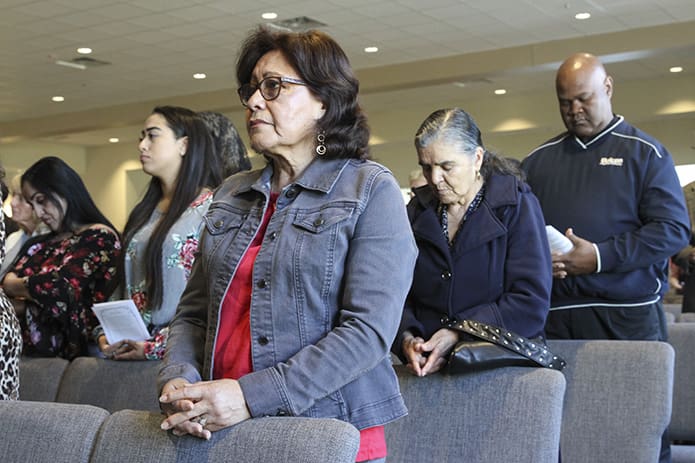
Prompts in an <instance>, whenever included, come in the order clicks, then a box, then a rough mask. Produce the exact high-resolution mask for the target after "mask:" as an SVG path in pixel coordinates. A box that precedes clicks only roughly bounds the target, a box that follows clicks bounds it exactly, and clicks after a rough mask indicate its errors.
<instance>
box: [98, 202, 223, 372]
mask: <svg viewBox="0 0 695 463" xmlns="http://www.w3.org/2000/svg"><path fill="white" fill-rule="evenodd" d="M211 203H212V192H211V191H210V190H204V191H203V192H202V193H201V194H200V195H198V197H197V198H196V199H195V200H194V201H193V202H192V203H191V204H190V206H188V209H186V210H185V211H184V212H183V214H181V217H179V220H177V221H176V223H174V225H173V226H172V227H171V229H170V230H169V233H168V235H167V238H166V239H165V240H164V243H163V244H162V280H163V281H164V285H165V286H164V291H163V293H162V303H161V305H160V306H159V307H151V306H150V304H149V301H148V300H147V293H146V291H147V281H146V278H145V277H146V275H145V263H144V261H143V259H144V256H145V249H146V248H147V243H148V240H149V238H150V236H151V235H152V232H153V231H154V228H155V226H156V225H157V223H158V222H159V220H160V219H161V218H162V213H161V212H159V211H158V210H157V209H155V210H154V212H153V213H152V215H151V216H150V219H149V220H148V221H147V223H146V224H145V225H144V226H143V227H142V228H140V230H138V231H137V232H136V233H135V234H134V235H133V239H132V240H130V242H129V243H128V249H126V254H125V265H124V271H125V285H124V289H125V293H124V294H120V297H121V298H131V299H133V301H134V302H135V306H136V307H137V308H138V310H139V311H140V315H142V319H143V320H144V321H145V325H147V327H148V329H149V331H150V335H151V337H150V339H149V340H148V341H145V358H146V359H148V360H161V359H162V357H163V356H164V350H165V348H166V340H167V337H168V334H169V329H168V326H169V322H170V321H171V319H172V318H174V314H175V313H176V307H177V306H178V304H179V299H180V298H181V294H182V293H183V290H184V289H185V287H186V283H187V282H188V277H189V276H190V273H191V267H192V266H193V260H194V258H195V253H196V252H197V251H198V238H199V237H200V233H201V230H202V228H203V217H205V213H206V212H207V210H208V208H209V207H210V204H211ZM95 336H96V337H98V334H96V335H95Z"/></svg>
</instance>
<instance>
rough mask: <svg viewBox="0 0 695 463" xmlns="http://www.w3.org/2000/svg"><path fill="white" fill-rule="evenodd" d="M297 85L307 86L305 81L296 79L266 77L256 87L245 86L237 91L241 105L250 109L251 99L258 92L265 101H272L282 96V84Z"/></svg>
mask: <svg viewBox="0 0 695 463" xmlns="http://www.w3.org/2000/svg"><path fill="white" fill-rule="evenodd" d="M283 82H284V83H286V84H295V85H306V82H304V81H303V80H299V79H295V78H293V77H275V76H271V77H266V78H265V79H263V80H261V81H260V82H258V83H257V84H256V85H251V84H244V85H242V86H241V87H239V88H238V89H237V91H236V92H237V93H238V94H239V99H240V100H241V104H243V105H244V106H246V107H248V106H249V99H251V97H252V96H253V94H254V93H256V90H260V91H261V96H262V97H263V99H264V100H265V101H271V100H274V99H275V98H277V97H279V96H280V90H282V84H283Z"/></svg>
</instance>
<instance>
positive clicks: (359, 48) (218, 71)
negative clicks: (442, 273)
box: [0, 0, 695, 140]
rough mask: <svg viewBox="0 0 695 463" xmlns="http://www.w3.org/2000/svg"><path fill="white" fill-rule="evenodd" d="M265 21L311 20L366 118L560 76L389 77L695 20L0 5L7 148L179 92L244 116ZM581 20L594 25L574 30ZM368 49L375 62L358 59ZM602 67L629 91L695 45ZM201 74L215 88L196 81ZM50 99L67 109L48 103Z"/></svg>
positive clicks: (620, 4)
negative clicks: (245, 48)
mask: <svg viewBox="0 0 695 463" xmlns="http://www.w3.org/2000/svg"><path fill="white" fill-rule="evenodd" d="M269 11H273V12H276V13H278V15H279V17H278V19H277V20H276V21H278V20H283V19H288V18H293V17H297V16H308V17H310V18H312V19H315V20H318V21H320V22H322V23H324V24H326V26H324V27H322V28H321V29H322V30H325V31H326V32H328V33H329V34H331V35H332V36H333V37H334V38H335V39H336V40H337V41H338V42H339V43H340V44H341V45H342V47H343V48H344V49H345V50H346V52H347V54H348V56H349V57H350V59H351V61H352V64H353V66H354V67H355V68H356V69H358V70H359V73H360V78H361V79H362V85H363V88H364V89H365V97H364V99H365V105H366V106H367V107H369V106H370V105H371V106H372V107H375V106H380V105H389V106H390V107H398V105H399V104H403V102H404V101H408V102H409V104H412V103H413V101H417V100H418V99H421V100H422V101H432V100H436V99H442V100H445V99H446V98H447V97H448V96H449V95H451V92H452V91H456V92H469V93H470V94H471V95H473V94H475V93H476V92H479V91H480V86H481V85H482V86H486V87H489V86H491V85H495V86H497V85H499V86H504V87H506V88H508V89H510V90H512V91H516V92H523V91H528V90H530V89H533V88H536V87H538V86H539V85H548V79H549V78H552V73H553V72H554V69H555V67H556V63H547V62H543V60H541V59H539V60H538V62H539V63H542V64H541V65H538V66H517V67H515V66H513V65H511V64H510V66H509V68H508V69H504V68H505V66H504V65H500V66H498V69H497V71H496V72H488V73H485V72H483V73H481V74H475V73H473V74H471V75H468V76H466V77H465V81H466V84H467V85H466V86H465V87H463V88H459V87H452V85H451V82H449V81H446V79H448V78H449V77H450V76H447V77H446V78H442V79H443V81H437V80H436V79H434V80H430V81H427V82H418V75H417V74H418V73H419V72H420V70H421V71H422V72H423V73H425V72H427V71H428V69H426V68H422V69H418V67H417V66H410V67H407V68H405V69H409V72H411V74H412V76H409V77H412V79H411V80H410V83H407V82H406V83H404V84H403V85H400V86H398V85H395V86H394V87H393V88H389V85H390V84H391V83H393V82H394V81H395V80H398V79H401V78H402V76H396V75H395V74H389V70H391V69H392V70H393V71H394V72H395V71H397V70H398V69H399V68H398V66H399V65H403V64H404V63H411V64H412V63H414V62H418V61H423V60H432V59H435V58H445V57H452V56H456V55H469V54H475V53H481V52H491V51H493V50H500V49H507V48H511V47H519V46H523V45H530V44H541V43H548V42H552V41H562V40H566V39H581V38H590V37H592V36H595V35H597V34H608V33H614V32H620V31H626V30H631V29H637V28H645V27H651V26H662V25H668V24H676V23H683V22H689V21H695V1H694V0H659V1H654V0H595V1H592V0H577V1H559V0H378V1H377V0H294V1H293V0H288V1H284V2H273V1H268V0H38V1H31V0H0V60H1V62H2V65H1V66H0V137H2V136H3V134H2V129H3V125H2V124H3V123H16V121H18V120H23V119H26V120H29V121H31V120H32V119H37V118H45V117H47V116H57V117H59V116H60V115H61V114H64V113H74V112H79V111H89V110H95V109H98V108H110V107H114V106H117V105H124V104H128V103H137V102H150V101H154V100H162V99H166V98H174V97H178V96H182V95H193V94H199V93H205V92H219V91H225V92H226V93H225V95H228V97H229V102H228V103H227V106H230V107H231V106H232V105H236V100H235V99H236V95H235V92H234V90H233V89H234V88H236V82H235V81H234V63H235V59H236V53H237V50H238V47H239V43H240V41H241V40H242V39H243V37H245V35H246V34H247V32H248V31H249V30H250V29H252V28H253V27H255V25H257V24H259V23H263V22H266V21H264V20H262V19H261V14H262V13H265V12H269ZM582 11H588V12H590V13H591V14H592V17H591V19H589V20H585V21H577V20H576V19H574V14H575V13H578V12H582ZM372 45H374V46H378V47H379V53H375V54H367V53H365V52H364V51H363V49H364V47H366V46H372ZM81 46H88V47H91V48H92V49H93V50H94V52H93V53H92V54H91V55H90V57H91V58H94V59H98V60H103V61H106V62H109V63H110V64H108V65H103V66H96V67H90V68H88V69H86V70H78V69H73V68H68V67H63V66H58V65H56V64H55V61H56V60H65V61H70V60H72V59H74V58H76V57H78V56H79V55H78V54H77V53H76V49H77V48H78V47H81ZM472 56H477V55H472ZM603 58H604V61H609V62H613V64H612V65H611V73H612V74H613V75H614V76H615V77H617V78H622V79H624V80H627V79H633V78H641V79H648V78H654V77H658V76H662V75H665V74H667V73H668V68H669V67H670V66H673V65H681V66H683V67H684V68H685V72H686V73H693V72H694V71H695V40H694V41H692V42H691V43H686V44H678V45H677V46H673V47H667V46H666V47H665V46H660V47H658V48H655V49H644V47H643V48H642V49H638V50H621V52H620V53H617V52H616V53H614V54H611V55H609V56H604V57H603ZM528 61H530V62H531V61H534V60H533V59H530V60H528ZM427 62H429V61H427ZM473 67H475V64H474V63H473V64H471V68H473ZM400 69H403V68H400ZM378 70H383V71H384V72H377V71H378ZM413 70H415V71H413ZM372 71H373V72H372ZM196 72H203V73H205V74H207V79H205V80H194V79H193V78H192V76H193V74H194V73H196ZM444 74H446V73H444ZM364 76H367V77H368V79H366V80H365V78H364ZM548 76H550V77H548ZM370 78H371V80H370ZM370 89H371V90H370ZM53 95H62V96H64V97H65V101H64V102H63V103H53V102H51V97H52V96H53ZM150 107H151V106H148V108H147V109H145V110H143V113H144V111H147V110H149V108H150ZM141 118H142V114H135V115H134V119H135V120H138V121H139V120H140V119H141ZM44 120H45V119H44ZM90 130H99V127H90ZM129 130H130V129H129ZM111 133H113V131H111ZM102 140H103V139H102Z"/></svg>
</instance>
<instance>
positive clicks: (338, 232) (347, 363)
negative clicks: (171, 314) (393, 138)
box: [159, 159, 417, 429]
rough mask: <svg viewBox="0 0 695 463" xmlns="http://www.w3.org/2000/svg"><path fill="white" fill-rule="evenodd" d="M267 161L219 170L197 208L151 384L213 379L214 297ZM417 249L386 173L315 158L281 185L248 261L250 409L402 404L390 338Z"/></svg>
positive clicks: (227, 274) (241, 241) (331, 412)
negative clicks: (221, 175)
mask: <svg viewBox="0 0 695 463" xmlns="http://www.w3.org/2000/svg"><path fill="white" fill-rule="evenodd" d="M272 172H273V170H272V165H268V166H267V167H265V168H264V169H262V170H257V171H253V172H248V173H242V174H238V175H235V176H233V177H232V178H230V179H228V180H227V181H226V182H225V183H224V184H223V185H222V186H221V187H220V189H219V190H218V191H217V192H216V194H215V197H214V199H213V203H212V204H211V205H210V208H209V210H208V212H207V215H206V216H205V224H206V227H205V230H204V231H203V233H202V235H201V241H200V246H199V251H200V255H199V256H198V258H197V259H196V261H195V264H194V267H193V271H192V274H191V278H190V281H189V284H188V287H187V288H186V290H185V292H184V294H183V296H182V298H181V302H180V304H179V308H178V314H177V316H176V317H175V318H174V320H173V322H172V324H171V327H170V335H169V345H168V348H167V353H166V356H165V359H164V362H163V365H162V369H161V371H160V376H159V387H160V390H161V387H162V386H163V385H164V384H165V383H166V382H167V381H169V380H171V379H173V378H176V377H183V378H185V379H186V380H188V381H189V382H196V381H200V380H201V377H202V378H204V379H210V377H211V373H212V366H213V364H214V358H213V356H214V340H215V337H216V335H217V330H218V323H219V315H220V307H221V302H222V300H223V297H224V294H225V292H226V290H227V287H228V285H229V282H230V280H231V278H232V276H233V275H234V272H235V270H236V267H237V265H238V263H239V260H240V258H241V256H242V255H243V254H244V253H245V252H246V249H247V248H248V246H249V244H250V243H251V241H252V239H253V237H254V236H255V234H256V232H257V230H258V228H259V226H260V223H261V219H262V217H263V213H264V211H265V208H266V206H267V203H268V198H269V195H270V179H271V176H272ZM416 256H417V249H416V246H415V241H414V239H413V236H412V232H411V228H410V225H409V223H408V218H407V216H406V212H405V206H404V204H403V198H402V196H401V193H400V191H399V188H398V186H397V184H396V182H395V180H394V178H393V176H392V175H391V173H390V172H389V171H388V170H387V169H386V168H385V167H383V166H381V165H379V164H376V163H374V162H371V161H366V162H363V161H358V160H354V159H349V160H348V159H335V160H323V159H317V160H315V161H314V162H312V163H311V164H310V165H309V166H308V167H307V169H306V171H305V172H304V174H303V175H302V176H301V178H300V179H299V180H298V181H297V182H295V183H294V184H292V185H289V186H288V187H287V188H285V189H284V190H283V192H282V193H281V194H280V196H279V198H278V200H277V204H276V211H275V213H274V214H273V216H272V218H271V219H270V222H269V224H268V228H267V230H266V233H265V237H264V239H263V243H262V246H261V250H260V252H259V253H258V256H257V258H256V261H255V265H254V269H253V293H252V301H251V314H250V317H251V342H252V346H251V351H252V354H251V355H252V361H253V367H254V372H253V373H250V374H248V375H246V376H244V377H242V378H241V379H240V385H241V388H242V390H243V392H244V396H245V398H246V402H247V404H248V407H249V410H250V412H251V415H252V416H254V417H258V416H267V415H293V416H297V415H302V416H313V417H335V418H338V419H341V420H345V421H348V422H350V423H352V424H353V425H354V426H356V427H357V428H359V429H364V428H368V427H371V426H376V425H381V424H385V423H388V422H390V421H393V420H395V419H397V418H399V417H401V416H403V415H405V414H406V413H407V410H406V408H405V405H404V403H403V399H402V397H401V395H400V390H399V387H398V381H397V378H396V375H395V373H394V371H393V368H392V366H391V361H390V357H389V348H390V346H391V343H392V341H393V339H394V337H395V335H396V332H397V330H398V326H399V322H400V318H401V313H402V310H403V304H404V302H405V298H406V296H407V293H408V290H409V288H410V283H411V279H412V275H413V267H414V264H415V258H416Z"/></svg>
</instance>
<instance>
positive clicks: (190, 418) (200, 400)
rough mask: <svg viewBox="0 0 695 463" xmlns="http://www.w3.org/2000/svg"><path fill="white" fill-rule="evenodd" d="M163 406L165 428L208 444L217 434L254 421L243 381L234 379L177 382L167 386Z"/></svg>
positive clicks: (183, 380)
mask: <svg viewBox="0 0 695 463" xmlns="http://www.w3.org/2000/svg"><path fill="white" fill-rule="evenodd" d="M159 402H160V404H161V406H162V410H163V411H164V413H165V414H166V416H167V417H166V419H165V420H164V421H162V424H161V428H162V429H164V430H169V429H171V431H172V433H174V434H175V435H177V436H183V435H185V434H190V435H192V436H196V437H199V438H201V439H206V440H208V439H210V438H211V437H212V432H213V431H218V430H220V429H223V428H226V427H228V426H232V425H234V424H237V423H240V422H242V421H244V420H247V419H249V418H251V414H250V413H249V409H248V407H247V406H246V400H245V398H244V393H243V391H242V390H241V386H240V385H239V381H236V380H233V379H218V380H214V381H201V382H198V383H195V384H190V383H189V382H188V381H186V380H185V379H183V378H175V379H172V380H171V381H169V382H168V383H166V384H165V385H164V387H163V388H162V395H161V396H160V397H159Z"/></svg>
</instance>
